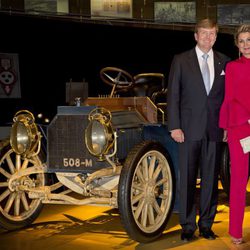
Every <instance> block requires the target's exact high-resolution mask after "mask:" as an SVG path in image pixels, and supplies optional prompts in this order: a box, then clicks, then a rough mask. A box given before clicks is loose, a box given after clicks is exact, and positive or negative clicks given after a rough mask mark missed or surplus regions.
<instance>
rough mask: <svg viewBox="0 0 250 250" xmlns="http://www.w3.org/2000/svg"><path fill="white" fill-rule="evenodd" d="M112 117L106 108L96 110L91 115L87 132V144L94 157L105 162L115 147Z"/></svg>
mask: <svg viewBox="0 0 250 250" xmlns="http://www.w3.org/2000/svg"><path fill="white" fill-rule="evenodd" d="M111 118H112V115H111V113H110V111H109V110H107V109H105V108H96V109H94V110H92V111H91V112H90V113H89V116H88V119H89V121H90V122H89V125H88V126H87V128H86V130H85V144H86V146H87V149H88V150H89V152H90V153H91V154H92V155H95V156H97V157H99V160H104V159H105V158H104V156H105V155H106V154H108V152H109V150H110V149H111V148H112V147H113V145H114V141H115V137H114V131H113V128H112V126H111Z"/></svg>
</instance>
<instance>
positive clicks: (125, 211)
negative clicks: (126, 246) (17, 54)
mask: <svg viewBox="0 0 250 250" xmlns="http://www.w3.org/2000/svg"><path fill="white" fill-rule="evenodd" d="M174 186H175V185H174V177H173V171H172V167H171V164H170V158H169V156H168V154H167V152H166V151H165V149H164V147H163V146H161V144H159V143H157V142H152V141H146V142H143V143H141V144H139V145H137V146H135V147H134V148H133V149H132V151H131V152H130V153H129V155H128V157H127V159H126V161H125V163H124V166H123V168H122V172H121V176H120V181H119V188H118V207H119V211H120V216H121V221H122V224H123V225H124V227H125V229H126V231H127V233H128V235H129V236H130V237H131V238H132V239H134V240H136V241H138V242H144V243H146V242H150V241H153V240H155V239H157V238H158V237H159V236H161V234H162V232H163V231H164V229H165V227H166V224H167V222H168V219H169V217H170V214H171V209H172V205H173V202H174Z"/></svg>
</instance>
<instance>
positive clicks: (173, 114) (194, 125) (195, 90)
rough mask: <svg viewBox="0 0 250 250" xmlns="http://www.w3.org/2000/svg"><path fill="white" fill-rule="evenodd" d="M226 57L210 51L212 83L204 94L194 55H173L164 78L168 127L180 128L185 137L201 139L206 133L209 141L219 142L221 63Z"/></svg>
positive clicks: (223, 73)
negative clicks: (166, 75)
mask: <svg viewBox="0 0 250 250" xmlns="http://www.w3.org/2000/svg"><path fill="white" fill-rule="evenodd" d="M228 61H229V58H228V57H227V56H225V55H223V54H221V53H219V52H216V51H214V82H213V86H212V89H211V90H210V93H209V95H208V96H207V94H206V90H205V86H204V83H203V79H202V74H201V70H200V66H199V62H198V58H197V55H196V51H195V49H194V48H193V49H192V50H189V51H186V52H183V53H181V54H179V55H176V56H175V57H174V59H173V62H172V65H171V69H170V73H169V81H168V97H167V113H168V128H169V130H170V131H171V130H173V129H178V128H180V129H182V130H183V132H184V136H185V140H189V141H196V140H201V139H202V138H203V136H204V135H205V133H207V135H208V137H209V140H211V141H221V140H222V137H223V130H222V129H220V128H219V122H218V121H219V111H220V107H221V104H222V102H223V99H224V89H225V85H224V81H225V65H226V63H227V62H228Z"/></svg>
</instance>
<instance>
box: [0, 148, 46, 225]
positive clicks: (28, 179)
mask: <svg viewBox="0 0 250 250" xmlns="http://www.w3.org/2000/svg"><path fill="white" fill-rule="evenodd" d="M41 164H42V161H41V158H40V157H39V155H36V156H33V157H31V158H26V157H23V156H21V155H18V154H16V153H15V152H14V151H13V150H12V149H11V147H10V145H6V146H5V147H4V148H2V149H1V150H0V226H1V227H3V228H5V229H7V230H15V229H18V228H22V227H25V226H28V225H30V224H31V223H32V222H33V221H34V220H35V219H36V218H37V216H38V215H39V213H40V211H41V209H42V202H41V200H40V199H30V198H29V197H28V193H27V192H26V191H24V190H22V188H21V187H22V186H28V187H30V188H36V187H42V186H44V185H45V182H46V181H45V175H44V174H43V173H39V174H30V175H27V176H20V178H17V179H15V180H14V181H13V182H12V184H11V187H10V185H9V181H10V178H11V177H12V176H13V175H14V174H18V172H19V171H21V170H24V169H27V168H30V167H33V166H41Z"/></svg>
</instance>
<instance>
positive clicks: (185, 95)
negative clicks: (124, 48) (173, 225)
mask: <svg viewBox="0 0 250 250" xmlns="http://www.w3.org/2000/svg"><path fill="white" fill-rule="evenodd" d="M217 32H218V26H217V24H216V23H215V22H213V21H212V20H210V19H204V20H201V21H199V22H198V23H197V24H196V27H195V33H194V37H195V40H196V42H197V44H196V46H195V48H193V49H191V50H189V51H186V52H183V53H181V54H178V55H175V57H174V59H173V62H172V65H171V69H170V74H169V82H168V97H167V98H168V99H167V100H168V107H167V111H168V128H169V131H170V132H171V136H172V138H173V139H174V140H175V141H176V142H178V143H179V157H180V159H179V161H180V165H179V167H180V183H181V188H180V224H181V226H182V233H181V239H182V240H184V241H189V240H192V239H193V238H194V233H195V230H196V229H197V224H196V204H195V191H196V178H197V173H198V168H199V167H200V177H201V184H200V204H199V220H198V227H199V232H200V236H202V237H204V238H206V239H215V238H216V236H215V234H214V232H213V231H212V229H211V228H212V225H213V222H214V218H215V214H216V207H217V198H218V190H217V188H218V172H219V163H218V161H219V158H220V146H221V141H222V138H223V130H221V129H220V128H219V126H218V119H219V111H220V106H221V104H222V101H223V98H224V78H225V71H224V70H225V65H226V62H227V61H229V58H228V57H227V56H225V55H223V54H221V53H219V52H217V51H214V50H213V49H212V47H213V45H214V43H215V41H216V37H217ZM204 54H205V55H204Z"/></svg>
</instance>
